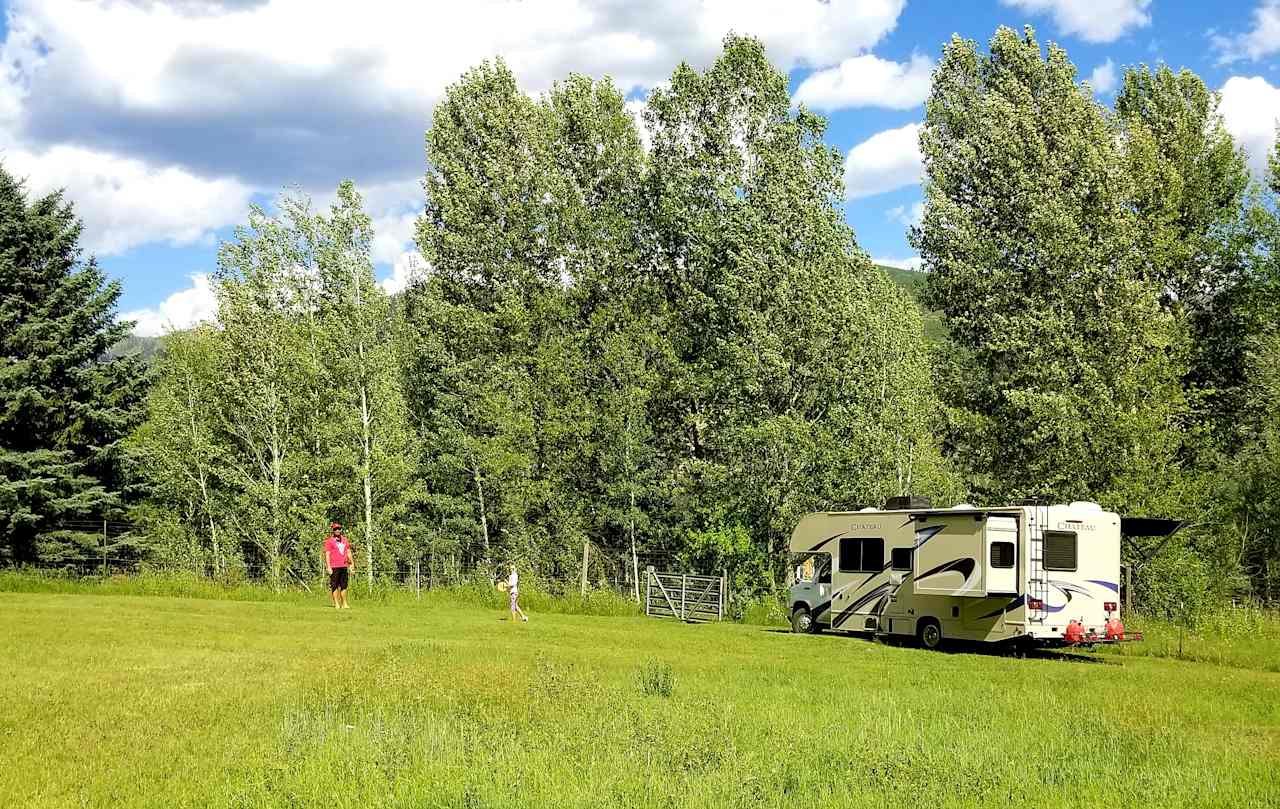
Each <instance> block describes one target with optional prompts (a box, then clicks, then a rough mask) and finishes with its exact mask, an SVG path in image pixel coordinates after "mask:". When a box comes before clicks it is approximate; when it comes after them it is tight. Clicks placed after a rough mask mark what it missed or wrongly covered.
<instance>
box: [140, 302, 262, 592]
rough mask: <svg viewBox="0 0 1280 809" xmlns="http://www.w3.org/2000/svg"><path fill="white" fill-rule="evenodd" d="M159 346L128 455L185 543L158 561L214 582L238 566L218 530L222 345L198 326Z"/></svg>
mask: <svg viewBox="0 0 1280 809" xmlns="http://www.w3.org/2000/svg"><path fill="white" fill-rule="evenodd" d="M163 345H164V348H163V352H162V353H161V354H160V356H159V359H158V361H157V362H156V364H155V366H154V369H153V375H154V378H155V384H154V386H153V387H152V389H151V391H150V392H149V394H148V396H147V417H146V421H145V422H144V423H143V424H142V425H141V426H139V428H138V429H137V430H136V431H135V432H134V433H133V435H132V436H131V437H130V440H129V448H130V451H131V452H132V453H133V454H134V455H135V457H136V460H137V463H136V464H135V467H136V468H137V470H138V473H139V474H140V475H141V476H142V478H143V479H144V480H145V481H146V482H147V485H148V487H149V490H150V493H151V500H152V501H153V502H155V503H168V504H171V505H172V507H173V508H174V509H176V510H177V512H178V514H177V516H178V518H179V521H180V523H181V524H182V525H184V526H185V527H186V528H187V529H188V534H189V536H190V537H191V542H190V543H189V544H188V545H186V546H185V547H168V548H164V549H163V552H162V556H163V557H164V558H166V559H168V560H170V561H173V562H176V563H177V564H180V565H183V566H190V567H192V568H193V569H198V570H208V571H209V572H210V573H212V574H213V575H214V576H215V577H218V576H222V575H224V574H225V573H227V572H228V570H229V568H230V566H231V565H232V564H233V563H234V562H236V561H238V560H239V552H238V549H235V548H229V547H228V542H227V531H226V530H225V528H224V523H225V522H226V518H225V516H224V514H225V510H226V506H227V502H226V497H225V494H226V492H225V486H224V483H223V480H222V476H224V475H225V474H226V471H225V469H224V463H225V458H226V457H227V455H228V453H229V452H230V451H231V448H230V447H228V446H227V444H226V439H227V436H226V435H225V434H224V433H223V432H222V431H220V430H219V429H218V424H219V419H218V416H219V408H220V406H221V401H222V394H221V391H222V387H223V384H224V379H223V377H222V370H223V367H224V365H223V358H222V357H221V356H220V355H219V352H220V351H222V339H221V335H220V334H219V333H218V331H217V330H216V329H215V328H214V327H212V326H210V325H208V324H201V325H198V326H196V327H195V328H193V329H191V330H189V331H184V332H176V333H174V334H171V335H168V336H166V337H164V338H163Z"/></svg>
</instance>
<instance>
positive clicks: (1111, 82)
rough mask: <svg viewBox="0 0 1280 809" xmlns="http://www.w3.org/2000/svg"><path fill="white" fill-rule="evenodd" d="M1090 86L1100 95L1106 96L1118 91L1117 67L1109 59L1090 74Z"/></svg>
mask: <svg viewBox="0 0 1280 809" xmlns="http://www.w3.org/2000/svg"><path fill="white" fill-rule="evenodd" d="M1089 86H1090V87H1092V88H1093V92H1095V93H1097V94H1098V95H1106V94H1107V93H1109V92H1111V91H1112V90H1114V89H1116V66H1115V64H1114V63H1113V62H1112V61H1111V60H1110V59H1108V60H1107V61H1105V62H1103V63H1102V64H1100V65H1098V66H1097V67H1095V68H1094V69H1093V72H1092V73H1090V74H1089Z"/></svg>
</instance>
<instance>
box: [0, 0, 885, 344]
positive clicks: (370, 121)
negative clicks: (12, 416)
mask: <svg viewBox="0 0 1280 809" xmlns="http://www.w3.org/2000/svg"><path fill="white" fill-rule="evenodd" d="M904 5H905V0H706V1H705V2H702V3H700V4H698V5H696V6H693V7H690V6H689V5H688V4H686V3H684V2H681V0H660V1H659V2H657V3H655V4H646V5H643V6H639V5H636V4H629V3H619V2H614V1H613V0H546V2H543V3H536V4H535V3H518V2H509V1H508V0H474V2H469V3H454V4H443V5H442V4H410V3H403V2H400V1H399V0H366V2H364V3H361V4H360V7H359V9H358V10H354V11H353V9H352V8H351V7H350V6H349V5H347V4H341V3H316V2H314V0H171V1H170V2H155V0H111V1H110V2H108V1H107V0H101V1H100V2H82V1H81V0H11V2H10V3H9V4H8V8H7V11H6V20H5V26H4V27H3V34H2V36H3V40H2V41H0V143H2V144H5V151H4V153H3V155H2V159H3V160H4V161H5V163H6V166H7V167H8V168H9V169H10V170H13V171H17V172H19V173H21V174H24V175H26V176H27V177H29V182H30V185H31V186H32V187H33V188H40V189H48V188H52V187H58V186H65V187H66V188H67V190H68V192H69V195H70V196H71V197H72V199H73V200H74V201H75V202H76V204H77V208H78V211H79V213H80V215H81V216H82V218H83V219H84V221H85V224H86V228H87V232H86V246H88V247H89V248H90V249H91V250H95V251H97V252H102V253H118V252H122V251H126V250H128V249H129V248H130V247H132V246H134V245H137V244H140V243H144V242H149V241H168V242H173V243H187V242H192V241H197V240H200V239H203V238H206V237H207V236H208V234H209V233H210V232H211V231H212V230H214V229H216V228H218V227H221V226H224V225H226V224H229V223H231V222H237V221H241V220H242V219H243V217H244V213H245V208H246V205H247V203H248V201H249V199H250V197H251V196H252V195H253V194H254V193H263V192H264V191H265V192H267V193H270V192H271V191H272V190H274V189H278V188H280V187H282V186H289V185H296V186H299V187H301V188H305V189H309V190H316V189H320V190H326V189H328V190H331V189H332V188H334V187H335V186H336V185H337V183H338V181H339V180H341V179H343V178H351V179H354V180H356V181H357V183H358V184H359V185H360V186H361V188H362V189H365V188H369V189H374V190H370V191H369V192H367V195H366V200H367V202H368V208H367V209H368V210H369V212H370V215H371V216H373V218H374V219H375V222H376V226H377V228H378V238H377V242H376V243H375V245H374V251H375V258H376V259H377V260H378V261H379V262H380V263H382V264H384V265H385V264H390V265H392V267H393V276H392V278H393V279H395V278H399V277H403V276H402V275H399V274H397V273H398V271H396V270H394V268H395V267H398V266H400V265H401V263H402V257H404V256H405V255H407V254H409V253H411V252H412V245H411V239H410V236H411V232H412V227H411V220H412V214H413V213H414V212H416V210H417V209H416V208H415V207H414V206H415V205H417V206H420V205H421V198H422V191H421V188H420V186H419V183H418V178H420V177H421V175H422V173H423V170H424V158H423V153H422V133H423V131H424V130H425V129H426V128H427V127H428V126H429V125H430V117H431V111H432V109H433V107H434V106H435V104H436V103H437V102H438V101H439V99H440V98H441V96H442V95H443V93H444V91H445V88H446V87H447V86H448V85H449V84H451V83H453V82H454V81H456V80H457V79H458V77H459V75H461V74H462V73H463V72H464V71H465V70H466V69H468V68H470V67H472V66H474V65H476V64H477V63H479V62H480V61H482V60H485V59H492V58H494V57H495V56H501V57H502V58H503V59H505V60H506V62H507V63H508V64H509V65H510V66H511V67H512V69H513V70H514V71H515V72H516V74H517V76H519V78H520V81H521V83H522V86H523V87H524V89H525V90H526V91H528V92H533V93H536V92H538V91H541V90H544V89H547V88H549V87H550V86H551V84H552V82H553V81H555V80H556V79H560V78H563V77H564V76H565V75H567V74H568V73H570V72H571V71H578V72H583V73H586V74H588V75H595V76H602V75H606V74H607V75H609V76H611V77H612V78H613V80H614V82H615V83H616V84H617V85H618V87H619V88H620V89H621V90H622V91H623V92H624V93H627V94H628V95H630V96H633V97H634V96H636V95H638V94H642V93H644V92H645V91H647V90H649V89H651V88H652V87H654V86H656V85H659V84H660V83H661V82H662V81H664V80H665V79H667V78H668V77H669V76H670V73H671V70H672V68H673V67H674V66H675V65H676V64H677V63H678V62H680V61H688V62H690V63H692V64H694V65H695V66H700V67H701V66H706V65H708V64H710V63H711V62H712V61H713V60H714V59H715V57H716V55H717V53H718V52H719V50H720V43H721V41H722V39H723V37H724V36H725V34H726V33H728V32H730V31H733V32H736V33H739V34H746V35H754V36H758V37H759V38H760V39H761V40H763V42H764V43H765V45H766V47H767V48H768V49H769V55H770V58H771V59H772V60H773V61H774V62H775V64H777V65H779V66H780V67H781V68H783V69H784V70H791V69H794V68H798V67H816V68H822V67H826V66H830V65H835V64H839V63H840V62H841V60H844V59H847V58H849V57H852V56H856V55H858V54H862V53H865V52H866V51H868V50H869V49H870V48H872V47H873V46H874V45H876V43H878V42H879V41H880V40H881V39H883V37H884V36H885V35H886V34H888V33H889V32H890V31H892V30H893V28H894V27H895V26H896V24H897V20H898V17H899V16H900V14H901V12H902V10H903V7H904ZM495 20H500V21H501V24H495ZM628 108H629V109H630V110H631V111H632V113H633V114H637V113H639V112H641V111H642V109H643V102H640V101H633V102H631V103H630V104H628ZM179 294H181V293H179ZM144 328H145V327H144Z"/></svg>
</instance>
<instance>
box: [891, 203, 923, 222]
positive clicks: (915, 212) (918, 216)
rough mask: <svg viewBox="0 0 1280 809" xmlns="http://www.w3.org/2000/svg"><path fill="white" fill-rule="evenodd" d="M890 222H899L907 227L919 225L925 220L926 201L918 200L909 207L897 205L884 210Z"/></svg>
mask: <svg viewBox="0 0 1280 809" xmlns="http://www.w3.org/2000/svg"><path fill="white" fill-rule="evenodd" d="M884 215H885V218H886V219H888V220H889V221H890V222H897V223H899V224H901V225H905V226H907V227H918V226H919V225H920V223H921V222H923V221H924V203H923V202H917V203H915V204H914V205H912V206H911V207H910V208H908V207H907V206H906V205H895V206H893V207H892V208H890V209H889V210H887V211H885V212H884Z"/></svg>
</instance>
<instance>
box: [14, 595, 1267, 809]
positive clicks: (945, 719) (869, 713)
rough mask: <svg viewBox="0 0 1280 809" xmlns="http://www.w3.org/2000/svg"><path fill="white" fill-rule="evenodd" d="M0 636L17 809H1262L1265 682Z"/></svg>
mask: <svg viewBox="0 0 1280 809" xmlns="http://www.w3.org/2000/svg"><path fill="white" fill-rule="evenodd" d="M0 613H2V614H3V616H4V629H3V631H0V654H2V655H3V660H4V661H5V663H4V673H5V676H4V677H3V678H0V697H2V698H3V704H4V706H5V710H3V711H0V761H3V763H4V766H3V767H0V795H3V796H4V799H5V801H6V803H7V804H8V805H10V806H14V807H26V806H201V807H203V806H317V807H319V806H324V807H344V806H350V807H356V806H359V807H374V806H379V807H381V806H406V807H407V806H415V807H416V806H492V807H504V809H511V808H512V807H524V806H555V807H559V806H601V807H604V806H646V807H647V806H652V807H665V806H716V807H718V806H786V807H794V808H796V809H799V807H805V809H809V808H810V807H836V806H841V807H843V806H887V805H893V804H902V805H905V806H908V807H911V808H912V809H924V807H930V806H939V805H945V806H975V807H977V806H984V807H988V806H1014V805H1021V806H1035V807H1067V806H1080V807H1088V806H1099V807H1107V809H1118V807H1128V806H1134V807H1137V806H1142V807H1173V806H1188V807H1191V806H1197V807H1198V806H1253V807H1264V806H1276V805H1280V798H1278V797H1277V796H1278V795H1280V674H1276V673H1274V672H1270V671H1265V670H1263V667H1249V666H1248V665H1245V666H1241V665H1233V666H1220V665H1214V664H1209V663H1199V662H1196V663H1193V662H1182V661H1177V660H1164V659H1151V658H1141V657H1129V656H1116V655H1102V656H1098V657H1096V658H1091V657H1082V658H1079V659H1071V658H1063V657H1055V658H1041V659H1026V660H1021V659H1014V658H1007V657H1000V656H995V655H986V654H969V653H958V654H940V653H928V652H924V651H921V650H917V649H914V648H906V647H894V646H886V645H883V644H877V643H870V642H867V641H864V640H860V639H855V638H845V637H831V636H818V637H813V636H793V635H789V634H785V633H782V632H779V631H775V630H769V629H764V628H760V627H750V626H740V625H730V624H726V625H717V626H684V625H679V624H675V623H669V622H660V621H657V620H651V619H645V618H622V617H591V616H576V615H552V614H534V615H533V620H532V621H531V623H529V624H527V625H511V624H509V623H507V622H504V621H502V620H501V619H502V618H503V613H501V612H498V611H495V610H491V609H486V608H483V607H478V606H463V605H444V606H441V605H440V604H439V603H433V605H432V606H422V605H419V604H415V603H398V604H382V605H370V604H359V603H357V605H356V608H355V609H353V610H351V611H349V612H345V613H340V614H338V613H335V612H334V611H333V610H332V609H329V608H326V607H325V606H324V605H323V602H322V601H321V600H320V599H318V598H317V599H315V600H314V601H312V602H306V601H301V600H298V601H294V602H283V603H264V602H245V601H211V600H199V599H174V598H163V597H131V596H100V595H55V594H20V593H0ZM666 667H669V668H670V672H671V674H672V675H673V677H674V682H673V685H672V688H671V692H670V695H669V696H663V695H662V694H661V693H646V691H650V692H653V691H661V690H662V689H661V687H660V685H659V686H658V687H656V688H655V687H654V686H653V685H652V683H653V682H658V683H659V684H660V683H661V682H662V680H663V678H664V677H663V675H664V674H665V671H666ZM642 671H643V672H645V673H646V674H647V676H646V677H642V676H641V673H642ZM645 683H650V685H649V686H648V687H647V688H646V686H645Z"/></svg>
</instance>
